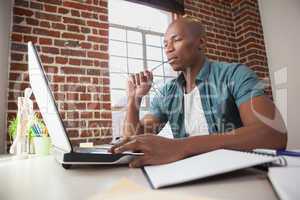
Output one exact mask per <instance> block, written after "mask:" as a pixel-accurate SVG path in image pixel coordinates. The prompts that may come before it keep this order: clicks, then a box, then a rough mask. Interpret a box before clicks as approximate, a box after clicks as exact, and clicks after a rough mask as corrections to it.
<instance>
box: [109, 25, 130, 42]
mask: <svg viewBox="0 0 300 200" xmlns="http://www.w3.org/2000/svg"><path fill="white" fill-rule="evenodd" d="M109 39H115V40H122V41H126V31H125V30H123V29H119V28H115V27H109Z"/></svg>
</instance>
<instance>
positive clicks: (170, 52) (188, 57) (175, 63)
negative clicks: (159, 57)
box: [164, 22, 199, 71]
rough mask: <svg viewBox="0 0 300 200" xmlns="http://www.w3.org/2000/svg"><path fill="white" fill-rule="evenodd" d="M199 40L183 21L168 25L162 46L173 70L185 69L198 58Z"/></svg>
mask: <svg viewBox="0 0 300 200" xmlns="http://www.w3.org/2000/svg"><path fill="white" fill-rule="evenodd" d="M198 47H199V42H198V40H197V38H196V37H195V36H194V35H192V34H191V31H190V30H189V28H188V26H186V25H185V24H184V22H175V23H173V24H171V25H170V26H169V28H168V29H167V32H166V33H165V38H164V48H165V53H166V55H167V58H168V60H169V63H170V65H171V66H172V68H173V70H174V71H185V70H186V69H187V68H188V67H191V66H192V65H193V64H195V62H196V59H199V49H198Z"/></svg>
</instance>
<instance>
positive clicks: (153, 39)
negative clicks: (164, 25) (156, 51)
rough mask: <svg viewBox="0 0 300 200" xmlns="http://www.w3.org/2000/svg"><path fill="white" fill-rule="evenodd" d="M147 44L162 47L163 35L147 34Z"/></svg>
mask: <svg viewBox="0 0 300 200" xmlns="http://www.w3.org/2000/svg"><path fill="white" fill-rule="evenodd" d="M146 44H147V45H154V46H158V47H161V36H158V35H149V34H147V35H146Z"/></svg>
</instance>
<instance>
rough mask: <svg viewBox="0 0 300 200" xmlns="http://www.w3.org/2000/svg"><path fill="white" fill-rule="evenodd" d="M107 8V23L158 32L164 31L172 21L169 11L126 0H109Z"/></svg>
mask: <svg viewBox="0 0 300 200" xmlns="http://www.w3.org/2000/svg"><path fill="white" fill-rule="evenodd" d="M108 10H109V15H108V20H109V23H112V24H122V25H125V26H130V27H135V28H137V27H139V28H143V29H147V30H153V31H156V32H160V33H163V32H165V30H166V29H167V27H168V25H169V23H170V22H171V21H172V18H171V13H170V12H165V11H162V10H159V9H156V8H151V7H149V6H144V5H140V4H136V3H132V2H128V1H120V0H109V1H108ZM158 22H159V23H158Z"/></svg>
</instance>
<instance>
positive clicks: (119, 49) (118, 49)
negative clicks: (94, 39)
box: [109, 40, 126, 56]
mask: <svg viewBox="0 0 300 200" xmlns="http://www.w3.org/2000/svg"><path fill="white" fill-rule="evenodd" d="M109 52H110V55H116V56H126V43H125V42H117V41H112V40H110V41H109Z"/></svg>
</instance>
